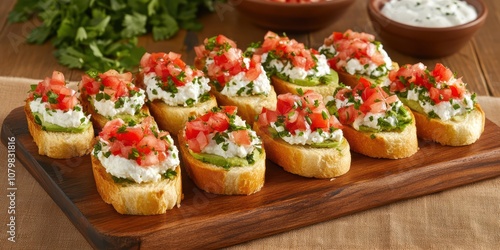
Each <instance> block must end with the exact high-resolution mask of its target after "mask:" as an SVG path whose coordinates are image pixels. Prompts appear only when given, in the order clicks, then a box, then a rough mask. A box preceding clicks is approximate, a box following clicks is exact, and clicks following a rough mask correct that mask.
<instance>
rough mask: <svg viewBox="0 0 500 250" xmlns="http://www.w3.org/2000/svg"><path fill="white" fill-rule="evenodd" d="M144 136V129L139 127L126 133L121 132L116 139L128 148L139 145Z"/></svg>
mask: <svg viewBox="0 0 500 250" xmlns="http://www.w3.org/2000/svg"><path fill="white" fill-rule="evenodd" d="M143 136H144V134H143V132H142V128H139V127H130V128H126V130H125V131H124V132H120V130H119V131H118V132H117V133H116V139H117V140H119V141H122V142H123V143H124V144H125V145H126V146H129V145H135V144H137V143H139V142H140V141H141V139H142V138H143Z"/></svg>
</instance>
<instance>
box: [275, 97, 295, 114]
mask: <svg viewBox="0 0 500 250" xmlns="http://www.w3.org/2000/svg"><path fill="white" fill-rule="evenodd" d="M297 99H298V97H297V96H295V95H293V94H291V93H286V94H281V95H278V102H277V104H276V107H277V111H278V112H279V113H280V114H286V113H288V112H289V111H290V110H291V109H292V107H293V106H294V105H295V101H296V100H297Z"/></svg>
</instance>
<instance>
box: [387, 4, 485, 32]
mask: <svg viewBox="0 0 500 250" xmlns="http://www.w3.org/2000/svg"><path fill="white" fill-rule="evenodd" d="M381 12H382V14H383V15H385V16H386V17H388V18H389V19H392V20H394V21H396V22H400V23H403V24H407V25H411V26H418V27H452V26H457V25H461V24H465V23H468V22H470V21H473V20H475V19H476V18H477V12H476V10H475V9H474V7H472V6H471V5H469V4H467V3H466V2H465V1H463V0H405V1H401V0H391V1H389V2H387V3H386V4H385V5H384V7H382V9H381Z"/></svg>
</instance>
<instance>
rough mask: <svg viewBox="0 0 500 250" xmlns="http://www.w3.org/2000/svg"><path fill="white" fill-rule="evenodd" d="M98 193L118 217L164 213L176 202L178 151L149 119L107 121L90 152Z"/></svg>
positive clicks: (179, 192)
mask: <svg viewBox="0 0 500 250" xmlns="http://www.w3.org/2000/svg"><path fill="white" fill-rule="evenodd" d="M91 159H92V171H93V174H94V179H95V183H96V188H97V191H98V193H99V194H100V196H101V198H102V199H103V200H104V202H106V203H108V204H111V205H112V206H113V207H114V209H115V210H116V211H117V212H118V213H120V214H131V215H153V214H164V213H166V211H167V210H169V209H172V208H173V207H174V206H180V203H181V200H182V185H181V169H180V166H179V163H180V160H179V152H178V149H177V147H176V146H175V145H174V141H173V139H172V137H171V136H170V134H169V133H168V132H166V131H162V130H159V129H158V127H157V126H156V124H155V123H154V120H153V117H151V116H148V117H146V118H145V119H143V120H142V121H141V123H139V124H135V123H134V122H133V121H129V122H125V121H124V120H122V119H121V118H116V119H114V120H111V121H109V122H108V123H106V125H105V126H104V127H103V129H102V131H101V132H100V133H99V135H98V136H97V137H96V140H95V144H94V149H93V151H92V154H91Z"/></svg>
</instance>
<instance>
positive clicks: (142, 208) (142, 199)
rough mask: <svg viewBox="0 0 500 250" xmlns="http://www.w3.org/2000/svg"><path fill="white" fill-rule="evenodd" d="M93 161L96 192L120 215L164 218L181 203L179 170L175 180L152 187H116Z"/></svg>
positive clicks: (142, 185) (111, 179)
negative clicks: (161, 215)
mask: <svg viewBox="0 0 500 250" xmlns="http://www.w3.org/2000/svg"><path fill="white" fill-rule="evenodd" d="M91 157H92V172H93V173H94V179H95V182H96V188H97V191H98V192H99V194H100V196H101V197H102V199H103V200H104V202H106V203H107V204H111V205H113V207H114V208H115V210H116V211H117V212H118V213H120V214H131V215H154V214H164V213H165V212H166V211H167V210H170V209H172V208H173V207H174V206H176V205H177V207H179V206H180V203H181V200H182V182H181V179H182V178H181V168H180V166H177V168H176V169H175V172H177V176H176V177H175V179H174V180H168V179H162V180H161V181H158V182H151V183H140V184H137V183H130V184H123V183H116V182H115V181H114V180H113V178H112V176H111V174H109V173H107V172H106V168H104V166H103V165H102V164H101V162H100V161H99V159H98V158H96V157H95V156H94V155H91Z"/></svg>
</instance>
